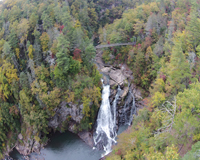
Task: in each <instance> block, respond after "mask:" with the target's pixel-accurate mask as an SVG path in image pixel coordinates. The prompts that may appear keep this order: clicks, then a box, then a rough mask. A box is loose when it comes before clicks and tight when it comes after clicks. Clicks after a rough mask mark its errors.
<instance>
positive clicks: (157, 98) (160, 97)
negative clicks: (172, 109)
mask: <svg viewBox="0 0 200 160" xmlns="http://www.w3.org/2000/svg"><path fill="white" fill-rule="evenodd" d="M164 101H165V94H164V93H162V92H156V93H155V94H154V95H153V97H152V104H153V105H154V106H158V105H159V104H161V103H162V102H164Z"/></svg>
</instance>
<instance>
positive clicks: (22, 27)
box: [17, 18, 29, 44]
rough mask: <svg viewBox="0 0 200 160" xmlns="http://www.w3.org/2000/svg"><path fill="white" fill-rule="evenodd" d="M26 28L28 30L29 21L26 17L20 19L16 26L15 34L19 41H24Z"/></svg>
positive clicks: (26, 35) (26, 32) (26, 33)
mask: <svg viewBox="0 0 200 160" xmlns="http://www.w3.org/2000/svg"><path fill="white" fill-rule="evenodd" d="M28 30H29V21H28V20H27V19H25V18H24V19H21V21H20V23H19V25H18V28H17V35H18V37H19V39H20V43H22V44H23V43H24V41H25V40H27V37H28Z"/></svg>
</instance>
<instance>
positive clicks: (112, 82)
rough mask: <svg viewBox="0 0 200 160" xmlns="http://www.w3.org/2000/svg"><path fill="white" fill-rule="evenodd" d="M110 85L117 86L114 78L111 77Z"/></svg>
mask: <svg viewBox="0 0 200 160" xmlns="http://www.w3.org/2000/svg"><path fill="white" fill-rule="evenodd" d="M109 84H110V86H111V87H112V86H117V85H118V84H117V82H115V81H113V80H112V79H110V82H109Z"/></svg>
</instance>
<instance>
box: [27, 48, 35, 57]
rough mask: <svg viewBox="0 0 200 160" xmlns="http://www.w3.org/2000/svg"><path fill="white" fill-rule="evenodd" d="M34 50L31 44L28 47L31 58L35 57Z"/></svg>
mask: <svg viewBox="0 0 200 160" xmlns="http://www.w3.org/2000/svg"><path fill="white" fill-rule="evenodd" d="M34 51H35V49H34V48H33V46H32V45H30V46H29V47H28V56H29V58H30V59H33V52H34Z"/></svg>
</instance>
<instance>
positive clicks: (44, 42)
mask: <svg viewBox="0 0 200 160" xmlns="http://www.w3.org/2000/svg"><path fill="white" fill-rule="evenodd" d="M40 41H41V45H42V51H43V52H46V51H48V49H49V48H48V44H49V41H50V38H49V35H48V34H47V33H46V32H43V33H42V35H41V37H40Z"/></svg>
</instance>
